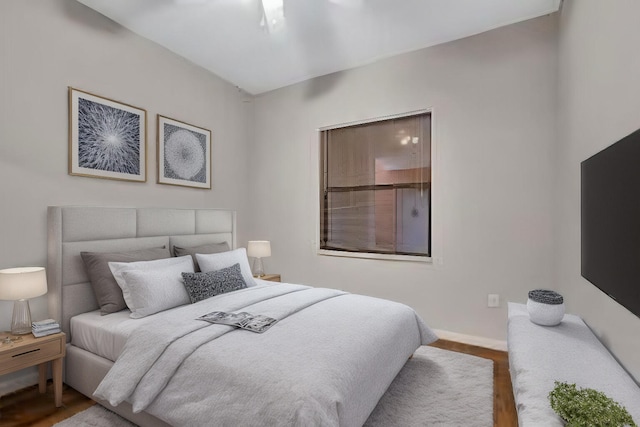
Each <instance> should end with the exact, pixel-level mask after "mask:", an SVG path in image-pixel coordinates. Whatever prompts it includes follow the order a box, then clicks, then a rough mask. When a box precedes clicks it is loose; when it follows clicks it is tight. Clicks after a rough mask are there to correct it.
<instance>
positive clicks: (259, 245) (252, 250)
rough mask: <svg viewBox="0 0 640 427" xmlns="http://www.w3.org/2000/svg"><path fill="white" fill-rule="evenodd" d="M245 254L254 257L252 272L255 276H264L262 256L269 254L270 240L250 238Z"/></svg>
mask: <svg viewBox="0 0 640 427" xmlns="http://www.w3.org/2000/svg"><path fill="white" fill-rule="evenodd" d="M247 255H249V256H250V257H254V258H255V260H254V261H253V274H254V275H255V276H257V277H262V276H264V268H263V266H262V258H264V257H268V256H271V242H269V241H268V240H250V241H249V244H248V245H247Z"/></svg>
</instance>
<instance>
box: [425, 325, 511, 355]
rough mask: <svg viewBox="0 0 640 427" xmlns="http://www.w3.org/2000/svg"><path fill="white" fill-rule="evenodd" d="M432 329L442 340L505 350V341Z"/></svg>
mask: <svg viewBox="0 0 640 427" xmlns="http://www.w3.org/2000/svg"><path fill="white" fill-rule="evenodd" d="M433 331H434V332H435V333H436V335H438V338H442V339H443V340H447V341H455V342H461V343H464V344H469V345H476V346H478V347H484V348H490V349H492V350H500V351H507V342H506V341H500V340H495V339H492V338H485V337H477V336H474V335H465V334H460V333H458V332H451V331H445V330H442V329H434V330H433Z"/></svg>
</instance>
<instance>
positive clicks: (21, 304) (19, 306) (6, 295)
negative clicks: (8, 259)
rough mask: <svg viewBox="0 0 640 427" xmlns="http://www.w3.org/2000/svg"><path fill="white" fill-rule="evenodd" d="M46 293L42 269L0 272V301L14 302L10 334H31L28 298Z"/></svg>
mask: <svg viewBox="0 0 640 427" xmlns="http://www.w3.org/2000/svg"><path fill="white" fill-rule="evenodd" d="M46 293H47V275H46V273H45V269H44V268H43V267H21V268H7V269H5V270H0V300H9V301H15V302H14V303H13V317H12V318H11V333H12V334H13V335H24V334H28V333H30V332H31V311H30V310H29V301H28V299H29V298H35V297H39V296H40V295H44V294H46Z"/></svg>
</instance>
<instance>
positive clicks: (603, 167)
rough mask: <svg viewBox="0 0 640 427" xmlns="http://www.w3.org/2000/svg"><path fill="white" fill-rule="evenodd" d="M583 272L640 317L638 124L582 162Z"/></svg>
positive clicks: (639, 143)
mask: <svg viewBox="0 0 640 427" xmlns="http://www.w3.org/2000/svg"><path fill="white" fill-rule="evenodd" d="M581 197H582V200H581V217H582V221H581V238H582V242H581V246H582V257H581V258H582V276H583V277H584V278H585V279H587V280H588V281H590V282H591V283H593V284H594V285H595V286H597V287H598V288H599V289H600V290H602V291H603V292H604V293H605V294H607V295H609V296H610V297H611V298H613V299H614V300H616V301H617V302H618V303H620V304H621V305H623V306H624V307H626V308H627V309H628V310H630V311H631V312H632V313H634V314H635V315H636V316H638V317H640V130H637V131H635V132H634V133H632V134H631V135H628V136H626V137H624V138H623V139H621V140H620V141H618V142H616V143H615V144H613V145H611V146H609V147H607V148H605V149H604V150H602V151H600V152H599V153H597V154H595V155H593V156H592V157H590V158H588V159H587V160H585V161H583V162H582V164H581Z"/></svg>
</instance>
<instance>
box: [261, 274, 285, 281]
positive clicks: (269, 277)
mask: <svg viewBox="0 0 640 427" xmlns="http://www.w3.org/2000/svg"><path fill="white" fill-rule="evenodd" d="M258 279H262V280H268V281H269V282H280V275H279V274H265V275H264V276H262V277H258Z"/></svg>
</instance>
